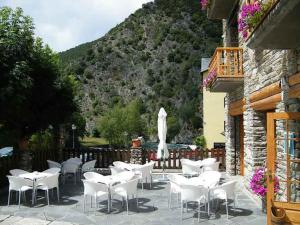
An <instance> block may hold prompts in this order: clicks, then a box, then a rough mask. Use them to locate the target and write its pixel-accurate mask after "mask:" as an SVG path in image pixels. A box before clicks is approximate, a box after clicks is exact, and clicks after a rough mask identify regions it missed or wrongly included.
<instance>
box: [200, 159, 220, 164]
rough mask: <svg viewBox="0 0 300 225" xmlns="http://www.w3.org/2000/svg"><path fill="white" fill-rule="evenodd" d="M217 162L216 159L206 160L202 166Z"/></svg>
mask: <svg viewBox="0 0 300 225" xmlns="http://www.w3.org/2000/svg"><path fill="white" fill-rule="evenodd" d="M216 161H217V160H216V159H215V158H206V159H203V160H202V165H207V164H212V163H215V162H216Z"/></svg>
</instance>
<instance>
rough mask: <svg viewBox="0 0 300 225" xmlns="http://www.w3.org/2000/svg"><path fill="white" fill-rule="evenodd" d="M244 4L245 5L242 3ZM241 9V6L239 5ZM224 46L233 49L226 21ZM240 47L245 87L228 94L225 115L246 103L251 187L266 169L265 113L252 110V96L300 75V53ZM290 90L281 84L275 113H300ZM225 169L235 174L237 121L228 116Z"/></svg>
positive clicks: (247, 168) (242, 44)
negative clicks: (258, 173) (260, 169)
mask: <svg viewBox="0 0 300 225" xmlns="http://www.w3.org/2000/svg"><path fill="white" fill-rule="evenodd" d="M241 2H243V1H241ZM240 5H242V4H240ZM223 30H224V32H223V34H224V39H223V42H224V43H223V44H224V46H230V40H232V35H233V34H231V33H230V31H231V30H232V28H228V25H227V21H225V20H224V21H223ZM238 39H239V46H240V47H243V49H244V64H243V68H244V87H241V88H239V89H238V90H236V91H234V92H232V93H228V94H227V96H226V101H225V108H226V112H228V106H229V104H230V103H231V102H234V101H236V100H239V99H242V98H243V97H245V99H246V111H245V112H244V114H243V118H244V132H245V136H244V163H245V168H244V174H245V176H244V182H245V186H246V187H249V181H250V178H251V176H252V174H253V172H254V170H255V167H257V166H264V165H265V162H266V147H267V144H266V133H267V132H266V113H267V112H258V111H255V110H253V109H252V108H251V107H250V100H249V98H250V95H251V94H252V93H253V92H254V91H257V90H260V89H262V88H264V87H266V86H268V85H270V84H272V83H274V82H276V81H281V80H285V81H286V80H287V79H288V77H289V76H291V75H293V74H295V73H296V72H297V71H300V54H299V50H252V49H249V48H247V46H246V44H245V42H244V40H243V38H242V37H241V36H239V37H238ZM287 94H288V87H287V85H286V84H285V82H282V96H283V98H282V101H281V102H280V103H279V104H278V105H277V107H276V109H275V110H276V111H277V112H283V111H297V112H299V111H300V101H299V100H297V99H288V97H287ZM225 118H226V120H225V124H226V128H225V136H226V168H227V172H228V173H229V174H233V173H234V165H233V162H234V151H235V149H234V148H235V144H234V143H235V140H234V139H235V137H234V129H235V128H234V118H233V117H231V116H230V115H228V113H226V117H225Z"/></svg>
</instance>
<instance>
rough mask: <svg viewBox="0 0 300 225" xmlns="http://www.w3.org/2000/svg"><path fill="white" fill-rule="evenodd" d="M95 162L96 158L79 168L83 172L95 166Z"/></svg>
mask: <svg viewBox="0 0 300 225" xmlns="http://www.w3.org/2000/svg"><path fill="white" fill-rule="evenodd" d="M95 164H96V160H92V161H88V162H86V163H84V164H83V165H82V167H81V170H82V171H83V172H87V171H90V170H92V169H94V168H95Z"/></svg>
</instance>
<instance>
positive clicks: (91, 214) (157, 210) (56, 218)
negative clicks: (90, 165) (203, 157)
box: [0, 173, 266, 225]
mask: <svg viewBox="0 0 300 225" xmlns="http://www.w3.org/2000/svg"><path fill="white" fill-rule="evenodd" d="M160 176H161V175H158V174H156V175H155V177H154V182H153V186H152V189H151V190H150V189H149V188H148V185H144V190H143V191H142V189H141V188H140V185H139V192H138V195H139V209H137V208H136V205H135V200H130V202H129V215H127V214H126V207H124V208H122V206H121V201H120V198H118V197H116V198H117V200H116V199H114V200H113V208H112V212H111V213H109V214H108V213H107V201H106V200H103V201H101V202H100V207H99V209H98V210H97V211H95V210H94V208H92V209H91V208H90V207H89V204H87V206H88V207H87V208H86V210H87V212H86V213H83V185H82V182H80V183H77V184H76V185H74V183H73V180H68V181H67V182H66V184H65V185H63V184H61V187H60V189H61V190H60V192H61V200H60V202H59V203H57V201H56V199H55V197H54V198H51V195H50V206H47V205H46V201H45V199H44V198H42V199H38V202H37V204H36V205H35V206H34V207H31V205H30V204H29V202H30V201H29V199H30V196H29V195H28V196H27V204H25V205H24V204H22V205H21V207H20V209H19V208H18V206H17V204H16V203H13V201H11V203H13V205H11V206H9V207H7V188H4V189H3V190H2V191H1V192H0V193H1V194H0V225H4V224H18V221H19V224H22V225H25V224H26V225H27V224H34V225H37V224H51V225H57V224H65V225H67V224H91V225H93V224H101V225H102V224H107V225H118V224H126V225H135V224H143V225H156V224H163V225H164V224H170V225H171V224H172V225H175V224H216V225H218V224H232V225H252V224H253V225H262V224H266V215H265V214H264V213H262V212H261V206H260V205H259V204H258V202H256V201H254V200H253V199H252V198H250V197H249V195H248V194H247V192H246V191H245V190H243V188H242V187H243V185H242V181H241V179H240V177H228V176H227V175H225V174H224V173H223V174H222V177H223V180H229V179H237V180H238V181H239V182H238V185H237V195H238V197H237V200H238V201H237V207H236V209H233V207H232V204H230V205H229V220H227V218H226V210H225V205H223V204H222V203H221V204H220V207H218V209H215V208H214V209H213V212H212V215H211V216H210V218H209V219H208V217H207V215H206V214H205V213H201V219H200V222H198V220H197V212H196V210H194V209H195V207H196V205H195V206H194V205H193V204H190V205H189V210H188V212H186V211H184V213H183V220H182V221H181V217H180V204H177V202H176V199H175V196H173V199H172V209H169V208H168V196H169V189H168V184H167V183H166V182H158V181H156V180H157V179H158V178H159V177H160ZM12 199H14V198H12ZM230 203H231V202H230ZM196 208H197V207H196ZM22 218H25V219H22ZM29 218H37V219H41V220H43V223H38V221H34V219H29ZM61 221H64V222H62V223H61ZM40 222H41V221H40ZM65 222H67V223H65Z"/></svg>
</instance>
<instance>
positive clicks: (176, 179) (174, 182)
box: [168, 174, 187, 193]
mask: <svg viewBox="0 0 300 225" xmlns="http://www.w3.org/2000/svg"><path fill="white" fill-rule="evenodd" d="M168 178H169V181H170V190H171V192H173V193H180V192H181V188H180V185H182V184H184V183H185V182H184V180H187V178H185V177H184V176H180V175H178V174H169V175H168ZM181 178H183V179H181Z"/></svg>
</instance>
